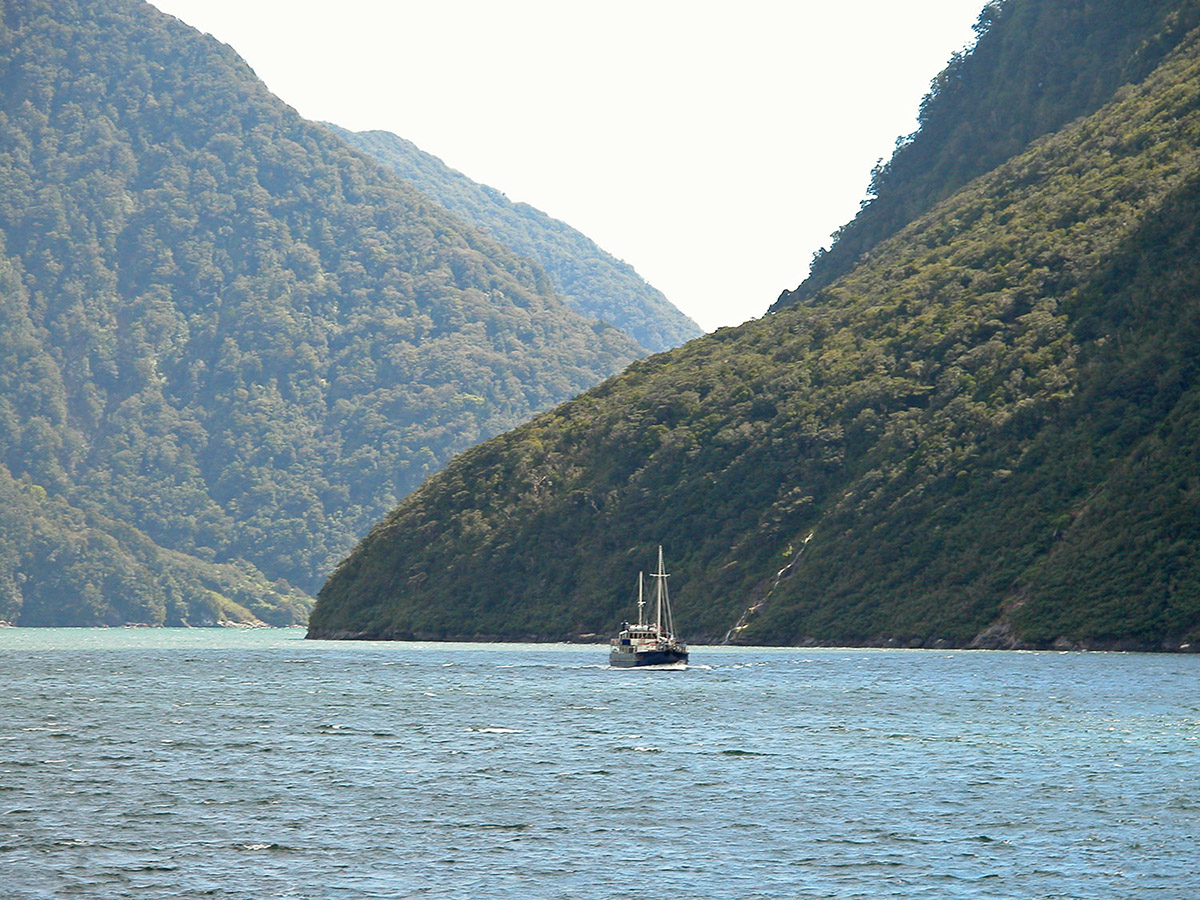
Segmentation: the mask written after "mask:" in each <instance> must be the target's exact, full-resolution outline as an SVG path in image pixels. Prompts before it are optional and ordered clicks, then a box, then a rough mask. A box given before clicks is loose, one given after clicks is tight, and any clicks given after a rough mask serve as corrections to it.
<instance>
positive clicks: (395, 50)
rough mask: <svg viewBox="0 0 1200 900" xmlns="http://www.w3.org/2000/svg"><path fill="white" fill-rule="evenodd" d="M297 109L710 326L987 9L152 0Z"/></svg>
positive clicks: (785, 277) (741, 314)
mask: <svg viewBox="0 0 1200 900" xmlns="http://www.w3.org/2000/svg"><path fill="white" fill-rule="evenodd" d="M153 2H154V5H155V6H157V7H158V8H159V9H161V10H163V11H164V12H168V13H170V14H172V15H175V16H178V17H179V18H181V19H183V20H184V21H185V22H187V23H188V24H190V25H192V26H194V27H196V28H198V29H200V30H201V31H206V32H209V33H211V34H213V35H215V36H216V37H217V38H219V39H220V40H222V41H224V42H226V43H228V44H230V45H232V46H233V47H234V48H235V49H236V50H237V51H238V52H239V53H240V54H241V55H242V56H243V57H244V58H245V59H246V61H247V62H249V64H250V65H251V66H252V67H253V68H254V71H255V72H256V73H257V74H258V75H259V77H261V78H262V79H263V80H264V81H265V82H266V83H267V85H268V86H269V87H270V88H271V90H272V91H274V92H275V93H276V94H277V95H278V96H280V97H282V98H283V99H284V100H285V101H286V102H288V103H289V104H291V105H292V106H293V107H295V108H296V109H297V110H298V111H299V112H300V114H301V115H303V116H305V117H307V118H309V119H316V120H322V121H329V122H334V123H336V124H338V125H341V126H343V127H345V128H349V129H352V130H354V131H364V130H368V129H382V130H386V131H391V132H394V133H396V134H398V135H400V136H401V137H404V138H407V139H408V140H410V141H413V142H414V143H415V144H417V146H419V147H421V149H423V150H425V151H427V152H429V153H433V154H434V155H436V156H439V157H441V158H442V160H444V161H445V162H446V163H447V164H448V165H450V166H452V167H453V168H455V169H458V170H459V171H461V172H463V173H464V174H466V175H468V176H469V177H471V178H473V179H475V180H476V181H480V182H483V183H484V184H489V185H491V186H493V187H495V188H499V189H500V190H502V191H504V192H505V193H506V194H507V195H508V196H509V198H510V199H512V200H517V201H525V202H527V203H531V204H532V205H534V206H536V207H538V208H539V209H541V210H543V211H545V212H547V213H549V214H550V215H552V216H554V217H556V218H559V219H562V220H563V221H565V222H567V223H568V224H570V225H571V226H573V227H574V228H576V229H578V230H579V231H582V232H583V233H584V234H586V235H587V236H588V237H590V238H592V239H593V240H595V241H596V242H597V243H598V244H600V246H602V247H603V248H604V249H605V250H607V251H608V252H610V253H612V254H613V255H615V256H617V257H620V258H621V259H624V260H625V261H626V262H628V263H630V264H631V265H633V266H634V268H636V269H637V270H638V272H639V273H641V275H642V277H643V278H645V279H646V280H647V281H649V282H650V283H651V284H652V285H654V286H655V287H657V288H658V289H659V290H661V291H662V292H663V293H665V294H666V295H667V297H668V298H669V299H670V300H671V301H672V302H673V303H674V304H675V305H676V306H678V307H679V308H680V309H682V310H683V311H684V312H686V313H687V314H688V315H690V316H691V317H692V318H693V319H695V320H696V322H697V323H698V324H700V325H701V326H702V327H703V328H705V329H709V330H711V329H713V328H716V327H718V326H721V325H733V324H737V323H739V322H742V321H745V320H746V319H748V318H751V317H753V316H758V315H761V314H762V313H763V312H764V311H765V310H766V308H767V307H768V306H769V305H770V304H771V303H772V302H774V300H775V299H776V297H778V295H779V293H780V291H782V290H784V289H791V288H794V287H795V286H796V285H797V284H799V283H800V281H802V280H803V278H804V276H805V274H806V273H807V272H808V264H809V260H810V259H811V257H812V254H813V252H814V251H815V250H817V249H818V248H820V247H822V246H825V245H826V244H828V242H829V235H830V234H831V233H832V232H833V231H834V230H835V229H837V228H838V227H839V226H840V225H842V224H843V223H844V222H846V221H848V220H849V219H850V218H852V217H853V215H854V213H855V212H856V211H857V209H858V204H859V202H860V200H862V198H863V196H864V191H865V189H866V186H867V184H868V182H869V180H870V171H871V168H872V166H874V164H875V162H876V161H877V160H878V159H880V158H884V159H886V158H889V157H890V156H891V153H892V149H893V147H894V144H895V139H896V138H897V137H898V136H900V135H902V134H907V133H909V132H911V131H912V130H913V129H914V128H915V127H916V113H917V108H918V106H919V104H920V100H921V97H922V96H924V94H925V92H926V90H927V89H928V87H929V82H930V80H931V79H932V78H933V76H934V75H936V74H937V73H938V72H939V71H940V70H941V69H942V68H943V67H944V66H945V64H946V62H947V60H948V59H949V58H950V54H951V53H953V52H954V51H956V50H960V49H962V48H963V47H964V46H966V45H967V44H968V43H969V42H970V41H971V40H972V38H973V34H972V32H971V25H972V24H974V22H975V19H976V17H977V16H978V13H979V10H980V9H981V8H982V6H983V3H984V0H726V2H711V0H690V2H689V0H606V2H603V3H597V2H593V3H588V4H583V3H578V2H573V0H420V2H415V0H336V2H332V0H324V2H316V0H153Z"/></svg>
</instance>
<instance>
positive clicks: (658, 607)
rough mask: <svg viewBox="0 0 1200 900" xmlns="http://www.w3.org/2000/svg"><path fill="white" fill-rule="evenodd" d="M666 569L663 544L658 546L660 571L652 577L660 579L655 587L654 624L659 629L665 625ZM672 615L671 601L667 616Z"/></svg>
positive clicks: (668, 603)
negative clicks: (663, 613) (663, 614)
mask: <svg viewBox="0 0 1200 900" xmlns="http://www.w3.org/2000/svg"><path fill="white" fill-rule="evenodd" d="M664 568H665V567H664V566H663V555H662V544H659V545H658V571H657V572H655V573H654V574H653V576H652V577H654V578H657V579H658V583H657V584H656V585H655V586H654V596H655V603H654V624H655V625H657V626H658V627H659V629H661V628H662V623H663V616H662V612H663V596H664V595H665V594H666V592H667V573H666V571H664ZM670 614H671V601H670V600H668V601H667V615H668V616H670ZM668 630H669V629H668Z"/></svg>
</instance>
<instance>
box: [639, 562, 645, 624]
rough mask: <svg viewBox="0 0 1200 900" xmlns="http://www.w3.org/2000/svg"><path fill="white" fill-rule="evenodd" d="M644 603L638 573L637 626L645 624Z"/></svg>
mask: <svg viewBox="0 0 1200 900" xmlns="http://www.w3.org/2000/svg"><path fill="white" fill-rule="evenodd" d="M645 609H646V601H645V600H644V599H642V573H641V572H638V624H639V625H642V624H644V622H645V619H646V615H645V612H644V610H645Z"/></svg>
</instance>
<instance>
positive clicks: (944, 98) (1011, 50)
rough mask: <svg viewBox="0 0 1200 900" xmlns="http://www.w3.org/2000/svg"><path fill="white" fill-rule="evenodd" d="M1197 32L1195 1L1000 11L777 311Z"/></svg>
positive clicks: (956, 61) (1089, 109) (1050, 4)
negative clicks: (851, 216)
mask: <svg viewBox="0 0 1200 900" xmlns="http://www.w3.org/2000/svg"><path fill="white" fill-rule="evenodd" d="M1197 25H1200V5H1198V4H1196V3H1194V2H1189V0H1184V2H1181V0H1141V2H1137V3H1134V2H1130V0H1038V2H991V3H988V4H987V5H986V6H985V7H984V9H983V11H982V13H981V14H980V17H979V21H978V22H977V23H976V25H975V32H976V35H977V37H978V40H977V42H976V44H975V46H974V47H972V48H971V50H970V51H969V53H965V54H956V55H955V56H954V57H953V58H952V59H951V60H950V64H949V65H948V66H947V67H946V69H945V70H944V71H943V72H942V73H941V74H940V75H939V76H938V77H937V78H936V79H934V83H933V85H932V87H931V89H930V92H929V94H928V95H926V97H925V100H924V101H923V102H922V104H921V110H920V114H919V116H918V120H919V126H918V129H917V131H915V132H914V133H913V134H911V135H907V136H905V137H903V138H901V139H900V140H899V141H897V147H896V152H895V154H894V155H893V156H892V158H891V159H890V160H889V161H888V162H887V163H886V164H885V165H880V166H879V167H877V168H876V170H875V171H874V172H873V173H872V179H871V185H870V188H869V191H868V194H869V196H870V199H869V200H868V201H867V202H866V203H865V204H864V206H863V209H862V210H861V211H860V212H859V214H858V215H857V216H856V217H855V218H854V220H853V221H851V222H849V223H847V224H846V225H845V226H843V227H842V228H841V229H839V230H838V232H837V233H836V234H834V235H833V244H832V246H831V247H830V248H828V250H827V251H823V252H821V253H819V254H817V256H816V257H815V258H814V259H813V265H812V270H811V272H810V273H809V276H808V278H807V279H805V281H804V283H803V284H802V285H801V286H800V287H799V288H798V289H797V290H795V291H792V292H785V293H784V294H783V295H782V296H781V297H780V298H779V300H778V301H776V304H775V307H776V308H779V307H781V306H787V305H789V304H791V303H795V302H798V301H801V300H803V299H805V298H807V297H811V296H812V295H813V294H814V293H815V292H816V291H818V290H819V289H820V288H822V287H825V286H827V285H828V284H830V283H831V282H832V281H833V280H835V279H836V278H838V277H840V276H842V275H845V274H846V273H847V272H848V271H849V270H850V269H851V268H853V266H854V265H855V264H856V263H857V262H859V261H860V260H861V259H862V257H863V255H864V254H869V253H870V251H871V250H872V249H873V248H874V247H875V246H876V245H877V244H878V243H879V242H880V241H882V240H884V239H886V238H888V237H891V236H892V235H893V234H895V233H896V232H897V231H899V230H900V229H901V228H903V227H904V226H905V225H907V224H908V223H909V222H911V221H913V219H915V218H917V216H919V215H921V214H922V213H925V212H928V211H929V210H930V209H931V208H932V207H933V206H934V204H936V203H937V202H939V201H941V200H944V199H945V198H946V197H948V196H950V195H951V194H952V193H954V192H955V191H956V190H958V189H959V188H961V187H962V186H963V185H965V184H966V183H967V182H969V181H970V180H971V179H972V178H976V177H978V176H980V175H983V174H984V173H985V172H988V171H991V170H992V169H993V168H995V167H996V166H998V165H999V164H1000V163H1002V162H1004V161H1005V160H1006V159H1009V158H1010V157H1012V156H1014V155H1016V154H1017V153H1019V152H1021V151H1022V150H1024V149H1025V148H1026V147H1028V146H1029V145H1030V143H1031V142H1032V141H1034V140H1036V139H1037V138H1039V137H1042V136H1043V135H1047V134H1050V133H1052V132H1054V131H1057V130H1058V129H1059V128H1061V127H1062V126H1064V125H1066V124H1067V123H1068V122H1070V121H1072V120H1073V119H1076V118H1078V117H1079V116H1083V115H1089V114H1091V113H1093V112H1095V111H1096V110H1097V109H1098V108H1099V107H1100V106H1101V105H1102V104H1103V103H1106V102H1107V101H1108V99H1109V98H1110V97H1111V96H1112V94H1113V92H1114V91H1115V90H1116V89H1117V88H1118V87H1120V86H1122V85H1126V84H1132V83H1136V82H1138V81H1140V80H1142V79H1143V78H1145V77H1146V75H1147V74H1149V73H1150V72H1151V71H1152V70H1153V69H1154V67H1155V66H1157V65H1158V64H1159V63H1160V62H1161V61H1162V59H1163V58H1164V57H1165V56H1166V54H1168V53H1169V52H1170V51H1171V50H1173V49H1174V48H1175V46H1176V45H1177V44H1178V43H1179V41H1181V40H1182V39H1183V38H1184V36H1185V35H1186V34H1187V33H1188V32H1189V31H1190V30H1191V29H1192V28H1195V27H1196V26H1197Z"/></svg>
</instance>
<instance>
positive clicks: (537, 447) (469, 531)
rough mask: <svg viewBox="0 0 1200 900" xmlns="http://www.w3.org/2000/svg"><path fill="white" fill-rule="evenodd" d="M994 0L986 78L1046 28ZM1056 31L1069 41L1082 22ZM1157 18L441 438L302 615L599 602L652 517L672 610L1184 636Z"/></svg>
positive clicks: (1190, 378)
mask: <svg viewBox="0 0 1200 900" xmlns="http://www.w3.org/2000/svg"><path fill="white" fill-rule="evenodd" d="M1024 5H1025V6H1029V7H1042V6H1051V5H1056V4H1051V3H1045V4H1037V3H1033V2H1030V3H1027V4H1024ZM1075 5H1077V6H1080V5H1087V4H1075ZM1134 6H1135V4H1128V3H1127V4H1124V5H1123V6H1122V7H1121V8H1122V9H1125V10H1126V11H1127V12H1129V11H1131V10H1133V8H1134ZM1179 6H1180V8H1181V9H1184V10H1185V11H1186V9H1190V8H1191V5H1190V4H1188V5H1187V6H1186V7H1184V5H1182V4H1179ZM1138 8H1139V9H1140V8H1142V7H1138ZM1021 9H1022V4H1021V3H1020V2H1014V3H1013V4H1011V8H1010V7H1005V8H1004V9H1002V10H1001V12H1005V10H1008V11H1010V12H1011V15H1000V16H999V17H998V19H997V21H996V22H995V24H993V25H992V31H989V32H988V35H987V36H989V37H991V36H992V35H993V32H995V35H994V40H995V41H997V42H999V43H1000V44H1001V45H1003V46H1005V47H1008V48H1009V52H1010V53H1012V54H1016V55H1017V58H1014V59H1013V60H1012V61H1011V64H1009V65H1004V66H999V67H996V68H993V69H989V70H987V71H991V72H992V75H991V79H993V80H994V79H1004V78H1006V77H1007V73H1009V72H1010V71H1015V72H1020V71H1023V68H1022V61H1021V59H1020V58H1019V56H1020V54H1021V52H1022V48H1025V47H1027V46H1028V47H1032V48H1035V49H1036V48H1038V47H1041V46H1042V45H1041V44H1040V36H1039V35H1036V34H1032V33H1029V32H1028V29H1029V28H1032V27H1034V26H1035V25H1036V23H1037V21H1038V20H1037V18H1036V17H1034V18H1033V19H1030V18H1028V17H1026V16H1023V15H1019V14H1018V13H1020V11H1021ZM1130 14H1131V15H1132V14H1133V13H1132V12H1131V13H1130ZM1171 21H1175V20H1171ZM1106 22H1107V20H1098V21H1096V22H1094V23H1093V24H1094V26H1095V27H1096V28H1100V29H1102V28H1104V27H1105V23H1106ZM1168 24H1170V23H1168ZM1081 27H1082V26H1081ZM1172 27H1173V26H1172ZM1060 37H1061V39H1062V40H1063V41H1064V42H1066V46H1064V48H1063V52H1064V53H1065V54H1066V55H1067V58H1068V59H1073V58H1074V57H1075V54H1076V50H1077V47H1076V45H1077V44H1082V45H1083V46H1085V47H1086V46H1088V45H1089V44H1090V42H1091V41H1092V39H1093V35H1092V33H1091V32H1090V31H1089V30H1088V29H1087V28H1082V30H1081V31H1079V32H1078V34H1077V35H1076V36H1075V37H1074V39H1073V42H1072V41H1067V38H1068V37H1069V36H1068V35H1060ZM1168 38H1169V39H1168ZM1139 40H1147V35H1145V34H1143V35H1142V36H1141V38H1139ZM1163 41H1164V42H1165V43H1170V44H1171V45H1172V46H1173V48H1174V49H1172V50H1171V51H1170V52H1167V53H1164V54H1160V55H1159V56H1160V59H1161V62H1160V64H1159V65H1157V66H1156V67H1154V69H1153V71H1152V72H1150V73H1149V74H1148V75H1146V77H1142V78H1139V79H1136V82H1137V83H1136V84H1132V85H1128V86H1125V87H1123V88H1121V89H1119V90H1116V91H1115V93H1112V94H1111V95H1110V97H1109V98H1108V102H1107V103H1104V104H1097V106H1098V109H1097V111H1095V112H1094V113H1092V114H1091V115H1090V116H1087V117H1084V118H1081V119H1077V120H1075V121H1074V122H1072V123H1071V124H1069V125H1066V126H1065V127H1063V128H1061V129H1060V130H1058V131H1057V132H1056V133H1054V134H1053V135H1049V136H1046V137H1044V138H1043V139H1042V140H1040V141H1037V142H1035V143H1033V144H1032V145H1031V146H1030V147H1029V148H1028V149H1026V150H1025V151H1024V152H1021V153H1018V154H1017V155H1015V156H1012V158H1010V159H1007V161H1005V162H1003V163H1002V164H1001V165H999V166H998V167H996V168H995V169H994V170H993V171H991V172H989V173H987V174H985V175H982V176H981V177H979V178H976V179H974V180H973V181H971V182H970V183H969V184H966V186H962V187H960V188H959V189H958V190H957V191H956V192H954V193H953V194H951V195H950V196H948V197H946V198H945V199H943V200H942V201H941V202H940V203H938V204H936V205H932V208H931V209H930V210H929V211H928V212H926V213H925V214H923V215H919V216H917V217H916V218H915V219H914V220H913V221H911V222H910V223H909V224H908V225H907V226H906V227H904V228H902V229H900V230H899V231H898V232H897V233H896V234H895V235H894V236H893V237H891V238H890V239H888V240H885V241H882V242H879V243H877V244H876V245H875V246H874V248H873V249H872V251H871V253H870V256H869V258H868V259H866V260H865V261H864V262H862V263H861V264H860V265H858V266H857V267H855V268H853V269H852V270H850V271H849V272H848V273H847V274H846V275H844V276H843V277H841V278H840V279H838V280H836V281H834V282H832V283H831V284H829V285H828V286H826V287H824V288H821V289H820V290H816V291H814V292H813V293H812V295H811V296H809V297H808V298H807V300H806V301H805V302H804V303H794V304H791V305H789V306H786V307H785V308H783V309H781V310H780V311H778V312H776V313H774V314H772V315H770V316H767V317H765V318H763V319H762V320H759V321H755V322H750V323H747V324H745V325H743V326H740V327H739V328H735V329H725V330H722V331H718V332H716V333H714V334H713V335H710V336H708V337H706V338H703V339H700V340H697V341H693V342H691V343H690V344H688V345H686V346H685V347H683V348H681V349H679V350H676V351H673V352H671V353H666V354H660V355H658V356H655V357H652V358H651V359H649V360H644V361H641V362H638V363H635V364H633V365H632V366H631V367H630V368H629V369H628V370H627V371H626V372H625V373H624V374H623V375H621V376H619V377H617V378H614V379H610V380H609V381H608V382H606V383H604V384H602V385H601V386H599V387H597V388H595V389H593V390H591V391H589V392H587V393H586V394H584V395H583V396H581V397H579V398H577V399H575V400H572V401H570V402H569V403H566V404H564V405H563V406H561V407H559V408H558V409H557V410H555V411H554V412H553V413H549V414H544V415H542V416H540V417H539V418H537V419H536V420H534V421H533V422H532V423H530V424H528V425H526V426H523V427H522V428H519V429H517V430H515V431H512V432H510V433H508V434H505V435H502V436H500V437H498V438H496V439H494V440H492V441H490V442H488V443H486V444H484V445H482V446H480V447H477V448H475V449H473V450H471V451H469V452H468V453H466V454H463V456H461V457H460V458H459V459H458V460H456V461H455V462H454V463H453V464H452V465H451V466H450V467H449V468H448V469H447V470H446V471H444V472H442V473H441V474H439V475H437V476H435V477H434V478H432V479H430V480H429V481H428V482H427V483H426V484H425V485H424V486H423V487H422V488H421V489H420V490H419V491H417V492H416V493H415V494H413V495H412V496H411V497H410V498H409V499H408V500H407V501H405V503H404V504H402V505H401V506H400V507H399V508H398V509H397V510H396V511H395V512H394V513H392V514H391V515H390V516H389V517H388V518H387V519H386V520H384V522H382V523H381V524H380V525H379V526H377V527H376V528H375V529H374V530H373V531H372V533H371V534H370V535H369V536H368V537H367V539H366V540H365V541H364V542H363V543H362V544H361V545H360V546H359V547H358V548H357V549H356V550H355V552H354V553H353V554H352V555H351V556H350V557H349V559H348V560H347V561H346V562H345V563H343V565H342V566H341V567H340V568H339V569H338V570H337V572H336V573H335V574H334V575H333V576H332V577H331V579H330V580H329V582H328V583H327V584H326V585H325V587H324V588H323V590H322V592H321V594H320V596H319V599H318V604H317V608H316V610H315V611H314V613H313V616H312V619H311V624H310V634H312V635H314V636H321V635H337V634H342V635H372V636H391V637H396V636H405V635H416V636H425V637H439V636H478V635H492V636H501V637H510V638H515V637H526V636H538V637H547V638H561V637H566V636H570V635H578V634H588V633H604V632H608V631H610V630H611V629H613V628H614V627H615V626H616V625H617V623H618V622H619V621H620V620H621V618H622V617H623V616H625V615H627V614H628V610H629V609H630V603H631V599H630V590H631V588H632V585H633V583H634V581H633V580H634V578H635V577H636V572H637V570H638V569H639V568H644V567H645V566H646V565H648V564H649V561H650V560H651V559H652V553H653V547H654V545H655V544H656V543H659V542H661V543H663V544H664V545H665V548H666V553H667V558H668V561H669V563H670V564H671V565H672V567H673V570H674V573H675V578H674V579H673V581H672V593H673V596H674V597H675V598H676V604H675V612H676V620H677V621H678V623H679V624H680V626H681V629H682V630H683V631H684V633H685V636H687V637H691V638H693V639H705V640H719V639H722V638H724V637H725V636H726V635H727V634H728V635H729V637H730V638H731V639H733V640H740V641H754V642H781V643H802V642H807V641H818V642H822V643H847V644H887V643H901V644H908V645H923V646H934V645H950V646H967V645H971V644H975V645H982V646H1050V645H1052V644H1054V643H1055V642H1059V643H1064V644H1066V645H1091V646H1138V647H1146V648H1159V647H1175V646H1180V645H1182V644H1186V643H1189V642H1194V641H1197V640H1200V590H1198V588H1200V562H1198V560H1200V527H1198V526H1197V522H1200V468H1198V466H1197V463H1198V458H1197V450H1196V446H1197V444H1196V438H1197V437H1200V434H1198V432H1200V419H1198V418H1197V415H1198V413H1200V387H1198V385H1197V367H1198V363H1197V361H1196V360H1197V358H1198V354H1197V350H1198V348H1200V303H1198V293H1197V288H1198V287H1200V233H1198V232H1197V228H1196V225H1195V222H1196V220H1197V217H1198V215H1200V32H1193V33H1191V34H1190V36H1188V37H1187V38H1186V39H1179V38H1177V37H1176V36H1174V35H1173V34H1172V35H1168V36H1167V37H1166V38H1163ZM982 46H983V43H982V41H981V50H980V53H982ZM1139 46H1140V44H1139ZM1147 46H1149V43H1147ZM975 59H976V56H971V57H968V58H967V59H965V60H962V61H956V63H955V64H954V66H952V69H953V70H954V71H955V72H957V76H956V77H958V76H961V80H962V82H963V84H965V85H972V84H977V82H976V81H974V75H973V70H972V66H973V65H974V64H975V62H974V61H975ZM1096 77H1101V76H1100V75H1099V74H1097V75H1096ZM1104 77H1107V76H1104ZM993 80H986V79H985V80H984V81H982V82H980V83H978V88H976V89H977V90H979V91H981V92H982V94H983V96H987V95H988V94H989V92H990V91H992V90H993V89H995V85H994V83H993ZM1104 83H1107V82H1104ZM1049 84H1050V85H1051V87H1052V86H1053V84H1054V83H1053V82H1050V83H1049ZM1086 87H1087V86H1086V85H1084V86H1081V87H1080V90H1081V91H1082V92H1083V93H1088V92H1089V90H1091V89H1090V88H1088V89H1086V90H1085V89H1084V88H1086ZM1073 89H1074V87H1073ZM1052 99H1053V98H1047V102H1050V100H1052ZM968 100H969V98H967V97H964V98H962V99H961V103H962V104H965V105H967V106H970V105H971V104H970V103H969V102H968ZM960 105H961V104H960ZM957 108H958V105H956V106H955V107H954V109H957ZM945 114H946V115H953V112H952V111H951V112H947V113H945ZM1032 114H1033V110H1032V109H1031V110H1030V115H1032ZM938 115H941V113H938ZM935 118H936V117H935V114H934V108H933V105H932V104H931V105H930V108H929V111H928V113H927V116H926V119H927V121H926V123H925V126H924V127H926V128H929V129H931V130H933V131H939V130H940V131H943V132H953V130H954V128H953V125H954V123H953V122H948V123H947V122H938V121H935ZM915 143H916V141H914V144H915Z"/></svg>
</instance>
